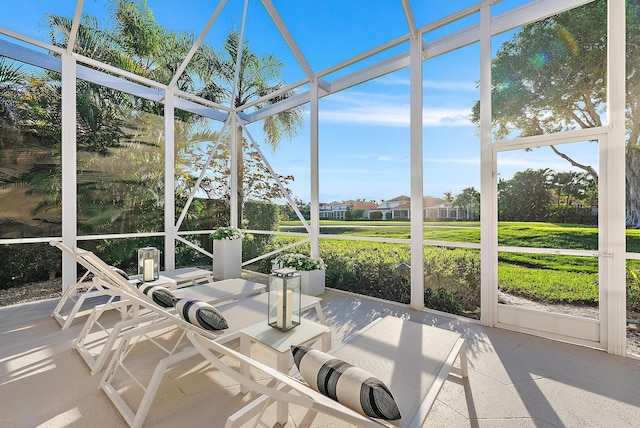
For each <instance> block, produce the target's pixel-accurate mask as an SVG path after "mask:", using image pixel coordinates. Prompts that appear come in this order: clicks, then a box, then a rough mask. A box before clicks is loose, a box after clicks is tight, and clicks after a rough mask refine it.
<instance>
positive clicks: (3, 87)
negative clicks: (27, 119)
mask: <svg viewBox="0 0 640 428" xmlns="http://www.w3.org/2000/svg"><path fill="white" fill-rule="evenodd" d="M24 82H25V75H24V73H23V72H22V67H21V66H19V65H16V64H15V63H14V62H13V61H9V60H7V59H5V58H0V148H4V146H5V141H7V142H9V141H15V140H16V138H19V137H20V133H19V132H18V130H19V127H20V112H19V109H18V102H17V100H18V99H19V94H20V93H21V89H23V87H24Z"/></svg>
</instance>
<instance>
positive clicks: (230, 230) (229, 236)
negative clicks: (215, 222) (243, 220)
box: [209, 226, 244, 241]
mask: <svg viewBox="0 0 640 428" xmlns="http://www.w3.org/2000/svg"><path fill="white" fill-rule="evenodd" d="M243 236H244V235H243V234H242V232H241V231H240V229H238V228H235V227H231V226H229V227H219V228H217V229H216V230H215V231H214V232H213V233H212V234H211V235H209V237H210V238H211V239H213V240H214V241H232V240H234V239H242V237H243Z"/></svg>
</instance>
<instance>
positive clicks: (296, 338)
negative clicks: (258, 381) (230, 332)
mask: <svg viewBox="0 0 640 428" xmlns="http://www.w3.org/2000/svg"><path fill="white" fill-rule="evenodd" d="M317 339H321V349H322V351H323V352H327V351H329V349H330V348H331V328H330V327H328V326H326V325H324V324H319V323H317V322H314V321H311V320H308V319H303V320H302V321H301V322H300V325H298V326H297V327H295V328H293V329H291V330H289V331H286V332H281V331H279V330H276V329H275V328H273V327H271V326H269V325H268V324H267V321H266V320H265V321H264V322H261V323H258V324H254V325H252V326H250V327H247V328H244V329H242V330H240V352H241V353H242V354H244V355H246V356H249V357H250V356H251V344H252V343H258V344H260V345H262V346H264V347H265V348H267V349H269V350H271V351H272V352H275V353H276V357H277V367H276V369H277V370H278V371H280V372H282V373H289V370H290V369H291V366H292V365H293V356H292V354H291V345H305V344H308V343H310V342H313V341H315V340H317ZM240 372H241V373H242V374H243V375H244V376H249V375H250V374H249V367H248V366H247V365H246V364H241V366H240ZM241 391H242V393H244V394H246V393H247V392H249V390H248V389H247V388H246V387H242V388H241ZM288 419H289V406H288V404H287V403H283V402H280V401H278V403H277V420H278V423H280V424H283V425H284V424H286V423H287V421H288Z"/></svg>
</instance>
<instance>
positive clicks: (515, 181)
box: [498, 169, 553, 221]
mask: <svg viewBox="0 0 640 428" xmlns="http://www.w3.org/2000/svg"><path fill="white" fill-rule="evenodd" d="M552 178H553V171H551V170H549V169H538V170H533V169H526V170H524V171H518V172H516V173H515V174H514V175H513V177H512V178H510V179H509V180H499V181H498V219H499V220H500V221H545V220H547V219H548V216H549V207H550V206H551V195H550V188H551V180H552Z"/></svg>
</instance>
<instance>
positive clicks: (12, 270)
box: [0, 243, 62, 289]
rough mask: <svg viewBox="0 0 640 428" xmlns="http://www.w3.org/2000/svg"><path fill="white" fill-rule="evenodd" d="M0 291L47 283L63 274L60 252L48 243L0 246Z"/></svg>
mask: <svg viewBox="0 0 640 428" xmlns="http://www.w3.org/2000/svg"><path fill="white" fill-rule="evenodd" d="M0 260H2V269H0V289H9V288H12V287H17V286H19V285H23V284H26V283H29V282H38V281H46V280H48V279H50V278H54V277H55V276H56V275H57V276H59V275H60V272H61V266H62V263H61V256H60V250H58V249H57V248H54V247H52V246H50V245H49V244H48V243H39V244H15V245H0Z"/></svg>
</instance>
